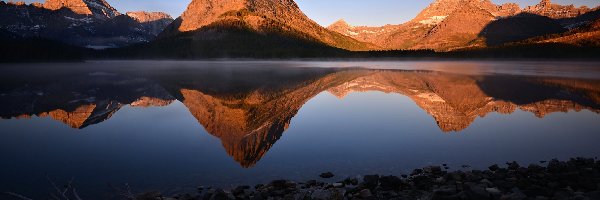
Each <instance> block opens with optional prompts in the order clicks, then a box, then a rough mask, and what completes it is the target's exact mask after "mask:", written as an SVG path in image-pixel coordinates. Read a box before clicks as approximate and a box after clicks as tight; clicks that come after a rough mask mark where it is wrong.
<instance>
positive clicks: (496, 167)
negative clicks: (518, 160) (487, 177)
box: [488, 164, 500, 172]
mask: <svg viewBox="0 0 600 200" xmlns="http://www.w3.org/2000/svg"><path fill="white" fill-rule="evenodd" d="M488 169H490V171H493V172H495V171H496V170H498V169H500V167H499V166H498V165H497V164H495V165H492V166H490V167H488Z"/></svg>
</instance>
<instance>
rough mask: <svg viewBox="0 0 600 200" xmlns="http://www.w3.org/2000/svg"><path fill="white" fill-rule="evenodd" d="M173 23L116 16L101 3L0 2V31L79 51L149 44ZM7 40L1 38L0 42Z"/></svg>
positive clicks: (158, 16)
mask: <svg viewBox="0 0 600 200" xmlns="http://www.w3.org/2000/svg"><path fill="white" fill-rule="evenodd" d="M172 21H173V19H172V18H171V17H170V16H168V15H166V14H164V13H149V12H133V13H128V14H127V15H124V14H121V13H119V12H117V11H116V10H115V9H114V8H113V7H111V6H110V5H109V4H108V3H107V2H106V1H104V0H47V1H46V2H45V3H44V4H39V3H33V4H29V5H27V4H24V3H11V2H9V3H5V2H4V1H0V30H2V31H6V32H10V33H11V34H14V35H15V36H18V37H21V38H26V39H27V38H43V39H50V40H54V41H59V42H63V43H67V44H70V45H75V46H79V47H88V48H109V47H123V46H127V45H131V44H136V43H144V42H149V41H151V40H153V39H154V38H155V37H156V36H157V35H158V34H159V33H160V32H161V31H162V30H163V29H164V28H165V27H166V26H167V25H169V24H170V23H171V22H172ZM2 39H11V38H6V37H2V35H1V34H0V40H2Z"/></svg>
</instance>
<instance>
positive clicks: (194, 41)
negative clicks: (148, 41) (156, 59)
mask: <svg viewBox="0 0 600 200" xmlns="http://www.w3.org/2000/svg"><path fill="white" fill-rule="evenodd" d="M373 48H375V46H374V45H372V44H369V43H366V42H359V41H357V40H355V39H352V38H350V37H347V36H344V35H342V34H339V33H337V32H334V31H330V30H327V29H325V28H323V27H321V26H320V25H318V24H317V23H315V22H314V21H312V20H311V19H309V18H308V17H306V15H304V13H303V12H302V11H301V10H300V8H299V7H298V5H297V4H296V3H295V2H294V1H293V0H193V1H192V2H191V3H190V4H189V6H188V7H187V9H186V10H185V12H184V13H183V14H182V15H181V17H179V18H177V19H176V20H175V22H174V23H172V24H171V26H169V27H168V28H166V29H165V31H164V32H163V33H162V34H161V35H160V39H159V41H157V42H155V43H154V44H153V45H150V46H144V47H141V49H142V50H145V51H144V52H143V53H142V54H143V55H148V54H154V53H153V52H152V51H158V52H157V53H155V54H158V55H165V54H168V56H171V57H179V58H181V57H184V58H187V57H189V58H195V57H211V56H216V57H229V56H231V57H246V56H247V57H261V56H266V57H269V56H278V55H292V56H302V55H304V54H314V55H318V54H327V53H328V52H333V53H341V52H344V51H343V49H345V50H369V49H373ZM319 51H320V52H319Z"/></svg>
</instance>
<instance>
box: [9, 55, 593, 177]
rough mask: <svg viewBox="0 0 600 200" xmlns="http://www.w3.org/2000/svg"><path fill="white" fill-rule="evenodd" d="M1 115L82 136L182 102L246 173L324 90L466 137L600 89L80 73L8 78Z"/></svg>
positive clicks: (588, 83) (243, 73) (311, 75)
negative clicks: (375, 97) (491, 121)
mask: <svg viewBox="0 0 600 200" xmlns="http://www.w3.org/2000/svg"><path fill="white" fill-rule="evenodd" d="M2 82H3V84H2V85H3V86H2V88H0V103H1V104H0V105H2V106H1V107H0V117H2V118H5V119H10V118H29V117H31V116H38V117H50V118H52V119H54V120H57V121H60V122H62V123H64V124H67V125H68V126H70V127H73V128H78V129H82V128H85V127H88V126H90V125H93V124H97V123H101V122H103V121H105V120H107V119H109V118H110V117H111V116H112V115H113V114H114V113H115V112H117V111H118V110H119V109H120V108H122V107H123V106H125V105H130V106H134V107H151V106H167V105H169V104H171V103H172V102H173V101H175V100H177V101H180V102H182V103H183V104H184V105H185V106H186V107H187V108H188V110H189V111H190V113H191V114H192V115H193V116H194V117H195V118H196V119H197V120H198V122H199V123H200V124H201V125H202V126H203V127H204V128H205V129H206V131H207V132H208V133H210V134H212V135H214V136H215V137H218V138H219V139H220V140H221V142H222V144H223V146H224V148H225V149H226V151H227V153H228V154H229V155H230V156H232V157H233V158H234V159H235V160H236V161H237V162H238V163H240V165H241V166H243V167H252V166H253V165H255V164H256V163H257V162H258V161H259V160H260V159H261V158H262V157H263V156H264V155H265V153H266V152H267V151H268V150H269V149H270V148H271V147H272V145H273V144H274V143H275V142H276V141H277V140H278V139H279V138H280V137H281V136H282V134H283V133H284V132H285V130H286V129H287V128H288V127H289V124H290V121H291V119H292V118H293V117H294V116H295V115H296V114H297V113H298V111H299V110H300V108H301V107H302V105H304V104H305V103H306V102H307V101H309V100H310V99H311V98H313V97H314V96H316V95H318V94H319V93H322V92H329V93H331V94H333V95H335V96H337V97H338V98H344V97H345V96H346V95H348V94H349V93H352V92H364V91H381V92H385V93H397V94H401V95H405V96H407V97H409V98H411V99H412V100H413V101H414V102H415V103H416V104H417V105H418V106H419V107H420V108H421V109H423V110H425V111H426V112H427V113H428V114H429V115H431V116H432V117H433V119H434V120H435V121H436V122H437V124H438V126H439V128H440V130H441V131H443V132H453V131H461V130H464V129H466V128H467V127H469V126H470V125H471V124H472V123H473V122H474V121H475V119H476V118H477V117H485V116H486V115H487V114H488V113H492V112H497V113H502V114H510V113H513V112H515V111H516V110H517V109H520V110H523V111H527V112H531V113H534V114H535V115H536V116H537V117H540V118H542V117H544V116H546V115H548V114H549V113H553V112H568V111H570V110H574V111H580V110H584V109H585V110H590V111H592V112H595V113H600V81H598V80H585V79H574V78H551V77H547V78H544V77H531V76H513V75H460V74H451V73H443V72H432V71H402V70H367V69H348V68H346V69H334V68H268V67H267V68H258V69H257V68H201V69H193V70H173V71H169V72H164V71H163V72H154V73H153V72H146V73H142V74H130V73H117V72H115V73H105V72H94V73H88V72H86V73H79V74H76V75H73V74H70V75H69V76H64V77H46V78H44V79H30V81H11V80H7V79H3V80H2Z"/></svg>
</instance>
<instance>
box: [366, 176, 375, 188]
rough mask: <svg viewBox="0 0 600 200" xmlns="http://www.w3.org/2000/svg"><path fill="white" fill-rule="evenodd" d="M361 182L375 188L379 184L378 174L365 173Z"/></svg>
mask: <svg viewBox="0 0 600 200" xmlns="http://www.w3.org/2000/svg"><path fill="white" fill-rule="evenodd" d="M363 183H364V184H365V186H366V187H369V188H375V187H377V186H378V185H379V175H366V176H364V177H363Z"/></svg>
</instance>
